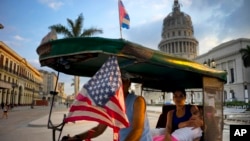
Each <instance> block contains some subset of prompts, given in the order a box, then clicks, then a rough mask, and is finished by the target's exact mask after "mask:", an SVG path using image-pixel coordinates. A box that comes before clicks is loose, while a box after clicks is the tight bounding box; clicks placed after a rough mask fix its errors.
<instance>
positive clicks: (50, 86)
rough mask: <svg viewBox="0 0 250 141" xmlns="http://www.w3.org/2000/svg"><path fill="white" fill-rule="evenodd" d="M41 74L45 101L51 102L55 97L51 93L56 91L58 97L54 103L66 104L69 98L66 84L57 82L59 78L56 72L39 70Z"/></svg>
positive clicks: (42, 94)
mask: <svg viewBox="0 0 250 141" xmlns="http://www.w3.org/2000/svg"><path fill="white" fill-rule="evenodd" d="M39 72H40V73H41V75H42V76H43V84H42V86H43V87H42V92H41V96H42V97H43V99H45V100H47V101H50V102H51V100H52V96H53V95H52V94H51V93H50V92H51V91H53V92H54V91H56V92H57V95H56V96H55V98H54V101H55V102H56V103H58V104H59V103H65V101H66V99H67V96H66V94H65V92H64V83H63V82H57V79H58V78H57V75H56V74H55V72H48V71H45V70H39Z"/></svg>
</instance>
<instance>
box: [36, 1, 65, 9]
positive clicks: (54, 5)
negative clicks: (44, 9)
mask: <svg viewBox="0 0 250 141" xmlns="http://www.w3.org/2000/svg"><path fill="white" fill-rule="evenodd" d="M39 2H41V3H42V4H45V5H47V6H48V7H49V8H51V9H53V10H58V9H60V8H61V7H62V6H63V5H64V3H63V2H61V1H58V0H39Z"/></svg>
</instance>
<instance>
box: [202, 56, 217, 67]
mask: <svg viewBox="0 0 250 141" xmlns="http://www.w3.org/2000/svg"><path fill="white" fill-rule="evenodd" d="M203 64H204V65H205V66H208V67H211V68H216V63H215V61H214V58H212V59H208V60H207V61H204V63H203Z"/></svg>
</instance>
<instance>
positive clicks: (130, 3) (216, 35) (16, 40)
mask: <svg viewBox="0 0 250 141" xmlns="http://www.w3.org/2000/svg"><path fill="white" fill-rule="evenodd" d="M117 2H118V0H22V1H19V0H1V2H0V23H1V24H3V25H4V29H2V30H0V40H1V41H3V42H4V43H5V44H7V45H8V46H9V47H10V48H12V49H13V50H14V51H16V52H17V53H18V54H19V55H20V56H23V57H24V58H26V59H27V60H28V61H29V63H31V64H32V65H33V66H34V67H36V68H37V69H44V70H48V71H53V70H51V69H49V68H47V67H40V64H39V61H38V55H37V53H36V48H37V47H38V46H39V44H40V42H41V39H42V38H43V37H44V36H45V35H46V34H47V33H48V32H49V29H48V27H49V26H51V25H54V24H59V23H60V24H62V25H65V26H67V21H66V19H67V18H69V19H72V20H75V19H76V18H77V17H78V16H79V14H80V13H82V14H83V16H84V26H83V28H86V29H87V28H91V27H96V28H100V29H102V30H103V34H98V35H96V36H99V37H105V38H120V30H119V19H118V3H117ZM173 2H174V0H123V4H124V6H125V8H126V10H127V12H128V14H129V16H130V29H128V30H127V29H123V30H122V34H123V38H124V39H126V40H129V41H132V42H136V43H138V44H141V45H144V46H146V47H149V48H152V49H158V48H157V47H158V43H159V42H160V41H161V29H162V23H163V19H164V18H165V17H166V16H167V15H168V14H169V13H170V12H172V5H173ZM179 2H180V3H181V5H182V6H181V11H183V12H185V13H187V14H188V15H190V16H191V18H192V22H193V26H194V36H195V37H196V39H197V40H198V41H199V54H203V53H206V52H207V51H209V50H210V49H212V48H213V47H215V46H217V45H219V44H221V43H223V42H226V41H229V40H232V39H237V38H250V16H249V13H250V9H249V6H250V1H249V0H179ZM58 37H59V38H61V37H60V36H58ZM72 78H73V77H72V76H69V75H60V79H59V81H62V82H65V92H66V93H67V94H72V93H73V87H71V86H70V84H71V83H72ZM87 80H88V79H86V78H82V79H81V83H82V84H83V83H85V82H86V81H87Z"/></svg>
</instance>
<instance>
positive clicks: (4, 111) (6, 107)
mask: <svg viewBox="0 0 250 141" xmlns="http://www.w3.org/2000/svg"><path fill="white" fill-rule="evenodd" d="M8 109H9V108H8V106H7V104H5V106H4V108H3V116H2V118H4V117H5V118H6V119H8Z"/></svg>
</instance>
